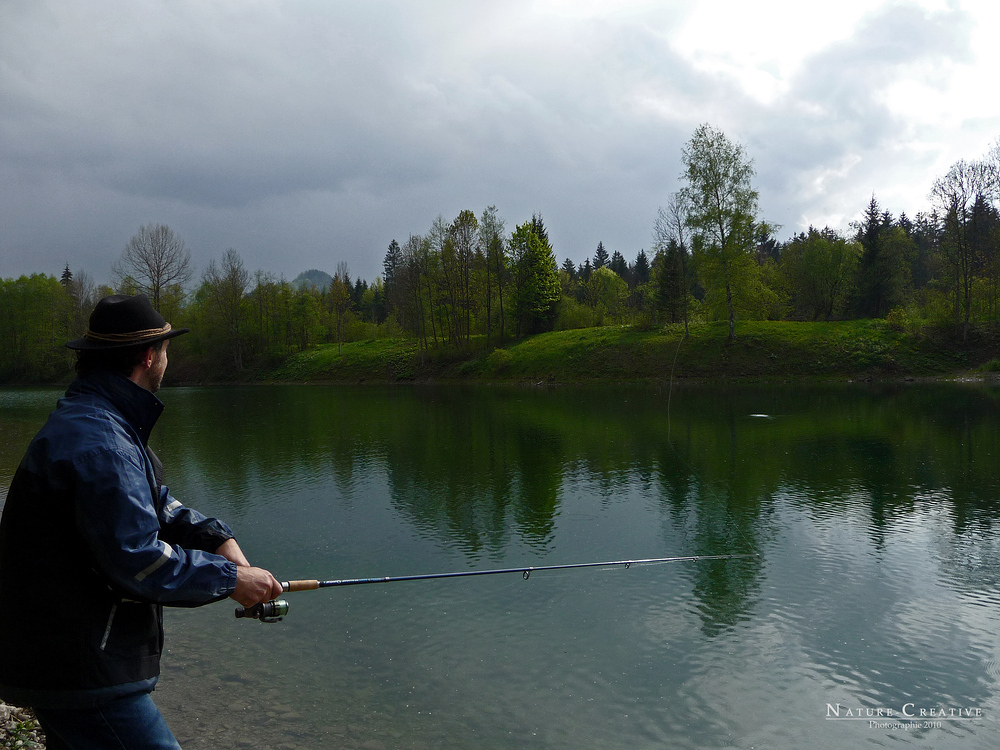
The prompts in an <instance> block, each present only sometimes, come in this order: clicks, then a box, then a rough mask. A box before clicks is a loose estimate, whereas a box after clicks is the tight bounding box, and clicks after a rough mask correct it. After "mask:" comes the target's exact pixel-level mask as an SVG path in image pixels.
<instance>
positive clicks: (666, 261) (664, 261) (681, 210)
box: [653, 193, 691, 338]
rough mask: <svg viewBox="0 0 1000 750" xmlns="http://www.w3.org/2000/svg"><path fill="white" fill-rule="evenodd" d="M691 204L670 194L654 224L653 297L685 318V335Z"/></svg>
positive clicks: (672, 318)
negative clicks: (665, 205)
mask: <svg viewBox="0 0 1000 750" xmlns="http://www.w3.org/2000/svg"><path fill="white" fill-rule="evenodd" d="M687 237H688V206H687V203H685V200H684V196H683V194H681V193H671V194H670V198H669V199H668V200H667V207H666V208H665V209H664V208H662V207H661V208H660V209H659V211H658V212H657V215H656V222H655V223H654V224H653V252H654V258H653V266H654V269H653V271H654V273H653V276H654V277H655V280H656V292H655V294H654V299H655V300H656V306H657V308H658V309H659V310H661V311H664V312H667V313H669V314H670V321H671V322H672V323H676V322H677V319H678V317H680V318H681V319H682V320H683V321H684V337H685V338H687V336H688V334H689V321H688V309H689V307H690V305H689V301H690V288H691V278H690V269H689V265H688V259H689V255H690V248H689V247H688V242H687Z"/></svg>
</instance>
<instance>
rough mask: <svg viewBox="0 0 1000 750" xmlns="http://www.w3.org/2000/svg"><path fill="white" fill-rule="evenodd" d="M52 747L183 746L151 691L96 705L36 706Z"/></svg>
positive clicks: (155, 749)
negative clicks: (161, 712) (71, 706)
mask: <svg viewBox="0 0 1000 750" xmlns="http://www.w3.org/2000/svg"><path fill="white" fill-rule="evenodd" d="M34 711H35V716H36V717H37V718H38V723H39V724H41V725H42V729H43V730H44V731H45V739H46V747H47V748H48V750H181V746H180V745H179V744H177V740H176V739H174V735H173V733H172V732H171V731H170V727H168V726H167V722H166V721H164V719H163V716H162V715H161V714H160V709H158V708H157V707H156V704H155V703H153V699H152V698H151V697H150V695H149V693H133V694H132V695H126V696H123V697H121V698H115V699H114V700H112V701H110V702H109V703H104V704H101V705H99V706H94V707H93V708H36V709H34Z"/></svg>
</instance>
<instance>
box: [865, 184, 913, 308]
mask: <svg viewBox="0 0 1000 750" xmlns="http://www.w3.org/2000/svg"><path fill="white" fill-rule="evenodd" d="M854 228H855V231H856V234H855V239H856V241H857V242H858V243H859V244H860V245H861V248H862V249H861V258H860V261H859V263H858V281H857V299H856V303H855V308H856V311H857V313H858V314H859V315H861V316H862V317H867V318H883V317H885V315H886V314H887V313H888V312H889V311H890V310H891V309H892V308H894V307H896V306H897V305H899V304H900V303H901V302H902V300H903V295H904V292H905V289H906V258H905V254H906V242H905V238H906V233H905V232H904V231H903V230H902V229H900V228H898V227H895V226H894V225H893V221H892V216H891V215H890V214H889V213H888V212H885V213H883V212H882V210H881V209H880V208H879V205H878V200H877V199H876V198H875V196H874V195H872V198H871V200H870V201H869V203H868V208H866V209H865V213H864V215H863V216H862V219H861V221H860V222H858V223H856V224H854Z"/></svg>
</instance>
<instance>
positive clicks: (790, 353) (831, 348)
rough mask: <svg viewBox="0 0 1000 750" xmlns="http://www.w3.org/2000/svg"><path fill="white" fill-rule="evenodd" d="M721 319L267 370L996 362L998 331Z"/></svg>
mask: <svg viewBox="0 0 1000 750" xmlns="http://www.w3.org/2000/svg"><path fill="white" fill-rule="evenodd" d="M727 331H728V329H727V326H726V324H725V323H711V324H704V325H698V326H692V328H691V331H690V336H689V337H688V338H687V339H684V338H683V328H682V327H680V326H668V327H665V328H660V329H656V330H639V329H636V328H632V327H627V326H625V327H606V328H587V329H579V330H573V331H556V332H553V333H546V334H541V335H539V336H534V337H532V338H529V339H525V340H523V341H519V342H516V343H513V344H510V345H508V346H507V347H504V348H502V349H490V350H489V351H487V350H486V348H485V346H484V344H483V342H482V341H480V342H478V343H477V342H475V341H473V343H472V345H471V346H470V347H469V348H468V349H467V350H454V349H439V350H435V349H431V350H430V351H429V352H424V353H421V352H420V351H419V350H418V348H417V345H416V343H415V342H411V341H398V340H377V341H362V342H353V343H349V344H344V345H343V348H342V351H340V352H339V353H338V348H337V346H336V345H335V344H331V345H326V346H321V347H318V348H315V349H312V350H309V351H307V352H303V353H301V354H298V355H295V356H293V357H292V358H291V359H289V360H288V361H287V362H286V363H285V364H284V365H282V366H281V367H280V368H278V369H276V370H274V371H271V372H269V373H266V374H265V375H264V379H266V380H280V381H299V382H303V381H304V382H313V381H315V382H322V381H328V382H330V381H333V382H355V383H356V382H400V381H403V382H406V381H427V380H435V381H486V382H539V381H546V382H556V383H578V382H590V381H627V380H638V381H646V380H664V379H667V378H669V377H670V375H671V372H673V377H674V378H676V379H685V378H698V379H749V380H809V379H845V378H905V377H942V376H956V375H963V374H969V373H982V372H984V371H989V370H993V369H998V368H1000V364H998V362H997V359H996V358H997V357H1000V335H998V333H997V332H996V331H983V330H976V331H973V332H971V333H970V335H969V338H968V340H967V341H966V342H965V343H964V344H963V343H962V342H961V341H959V340H957V339H956V337H955V335H954V331H953V330H949V331H937V330H930V329H925V330H921V331H912V332H904V331H898V330H895V329H893V328H892V327H890V326H889V325H888V324H886V323H885V322H884V321H878V320H875V321H873V320H863V321H844V322H835V323H797V322H747V323H740V324H739V325H738V327H737V337H736V340H735V341H732V342H730V341H728V340H727Z"/></svg>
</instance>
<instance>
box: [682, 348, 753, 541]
mask: <svg viewBox="0 0 1000 750" xmlns="http://www.w3.org/2000/svg"><path fill="white" fill-rule="evenodd" d="M686 338H687V336H686V334H685V335H681V336H680V338H679V339H678V340H677V349H676V350H675V351H674V360H673V362H672V363H671V365H670V380H669V381H668V382H667V445H669V446H670V450H671V451H673V453H674V455H675V456H676V457H677V460H678V461H679V462H680V463H681V464H683V466H684V467H685V468H686V469H687V470H688V471H689V472H691V474H692V475H694V476H699V483H700V484H701V486H702V487H703V488H704V489H705V491H706V492H707V493H709V494H710V495H713V496H715V499H716V500H719V501H720V502H722V510H723V512H724V513H725V514H726V517H727V518H728V519H729V521H730V523H732V525H733V528H735V529H736V533H737V534H739V536H740V538H741V539H742V540H743V541H744V542H745V543H746V545H747V547H748V548H749V549H751V550H753V549H755V545H754V544H753V542H752V541H751V540H750V539H749V537H747V535H746V534H745V533H743V529H742V528H741V527H740V525H739V524H738V523H737V522H736V519H735V518H734V517H733V515H732V513H730V512H729V508H728V507H727V505H726V503H725V501H723V500H722V498H721V496H720V495H719V494H718V493H717V492H715V491H714V490H713V489H712V487H711V486H710V485H705V484H704V483H702V482H700V475H699V474H698V472H697V471H695V469H694V467H693V466H691V464H689V463H688V462H687V461H685V460H684V458H683V457H682V456H681V454H680V452H679V451H678V450H677V448H676V447H674V444H673V441H671V439H670V429H671V421H670V403H671V398H672V396H673V388H674V371H675V369H676V367H677V359H678V357H679V356H680V353H681V346H682V345H683V344H684V340H685V339H686ZM743 556H744V557H760V553H758V552H753V553H751V554H746V555H743Z"/></svg>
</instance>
